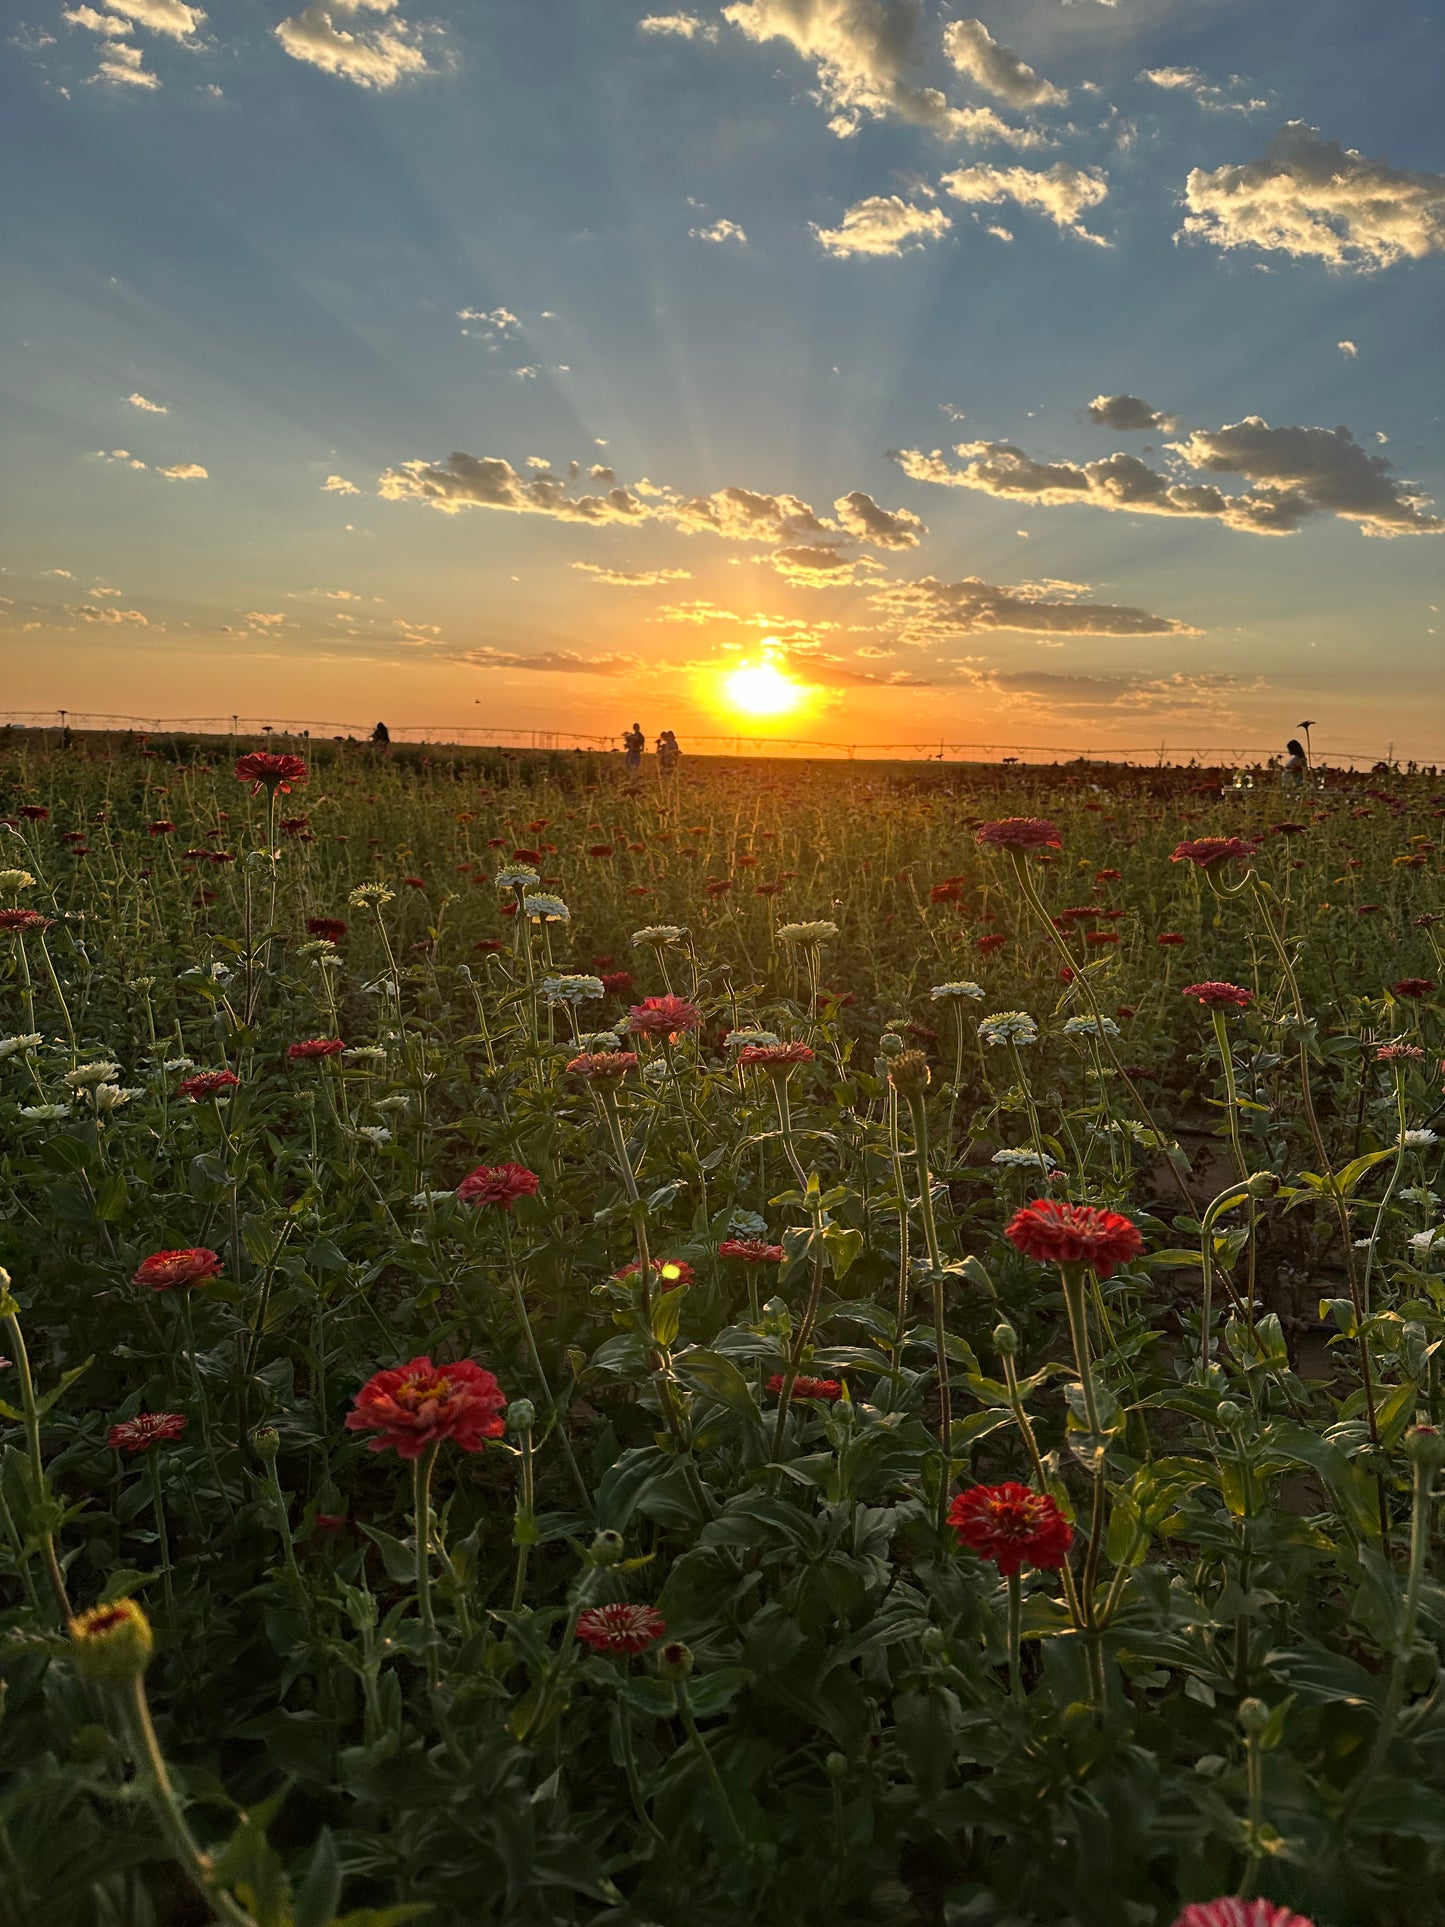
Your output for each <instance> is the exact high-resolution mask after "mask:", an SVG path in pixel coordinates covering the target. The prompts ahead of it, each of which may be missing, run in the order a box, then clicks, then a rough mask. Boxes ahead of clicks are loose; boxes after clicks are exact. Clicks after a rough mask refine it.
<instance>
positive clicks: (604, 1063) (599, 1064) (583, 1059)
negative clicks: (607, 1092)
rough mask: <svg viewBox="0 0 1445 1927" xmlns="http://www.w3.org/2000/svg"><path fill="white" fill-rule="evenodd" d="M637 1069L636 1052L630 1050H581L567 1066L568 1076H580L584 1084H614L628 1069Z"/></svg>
mask: <svg viewBox="0 0 1445 1927" xmlns="http://www.w3.org/2000/svg"><path fill="white" fill-rule="evenodd" d="M636 1069H637V1053H636V1052H635V1051H630V1050H591V1051H583V1053H582V1055H581V1056H580V1057H574V1058H573V1059H572V1060H571V1062H570V1063H569V1064H568V1066H567V1075H568V1076H569V1077H580V1078H581V1079H582V1081H583V1082H584V1083H586V1084H602V1085H604V1086H605V1085H609V1084H616V1083H619V1082H620V1081H621V1079H622V1078H624V1077H626V1075H627V1073H628V1072H629V1071H635V1070H636Z"/></svg>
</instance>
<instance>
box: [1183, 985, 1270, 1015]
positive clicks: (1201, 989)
mask: <svg viewBox="0 0 1445 1927" xmlns="http://www.w3.org/2000/svg"><path fill="white" fill-rule="evenodd" d="M1179 995H1180V996H1181V997H1187V998H1189V1000H1190V1001H1191V1003H1196V1004H1202V1005H1203V1006H1204V1008H1205V1009H1206V1010H1226V1009H1230V1008H1232V1009H1234V1010H1244V1009H1247V1007H1248V1006H1249V1005H1250V1004H1252V1003H1253V1002H1254V992H1253V991H1252V990H1242V989H1241V988H1240V986H1239V985H1238V984H1216V983H1205V984H1186V985H1185V986H1184V988H1183V989H1182V990H1181V991H1180V993H1179Z"/></svg>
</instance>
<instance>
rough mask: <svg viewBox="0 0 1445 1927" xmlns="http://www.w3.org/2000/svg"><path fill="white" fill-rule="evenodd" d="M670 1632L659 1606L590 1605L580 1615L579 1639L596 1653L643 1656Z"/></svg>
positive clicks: (623, 1603)
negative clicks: (642, 1654) (640, 1654)
mask: <svg viewBox="0 0 1445 1927" xmlns="http://www.w3.org/2000/svg"><path fill="white" fill-rule="evenodd" d="M666 1631H667V1621H666V1620H665V1619H664V1618H663V1616H662V1614H661V1613H660V1612H659V1611H658V1610H657V1608H656V1606H629V1605H627V1604H626V1603H625V1602H624V1601H621V1600H619V1601H618V1602H617V1603H616V1604H614V1605H611V1606H589V1607H588V1609H587V1611H586V1612H583V1613H578V1615H577V1637H578V1638H579V1639H580V1640H581V1641H582V1644H583V1645H584V1646H590V1647H591V1648H592V1650H593V1652H594V1653H641V1652H645V1651H646V1650H647V1648H648V1647H649V1646H651V1645H652V1644H653V1643H654V1641H656V1640H659V1639H661V1638H662V1635H663V1634H664V1633H665V1632H666Z"/></svg>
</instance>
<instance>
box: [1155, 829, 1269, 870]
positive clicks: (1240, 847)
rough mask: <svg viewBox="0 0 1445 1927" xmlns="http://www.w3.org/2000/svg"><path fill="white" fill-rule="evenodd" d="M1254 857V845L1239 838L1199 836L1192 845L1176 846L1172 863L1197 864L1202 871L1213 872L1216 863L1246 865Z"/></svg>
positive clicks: (1182, 844) (1181, 844)
mask: <svg viewBox="0 0 1445 1927" xmlns="http://www.w3.org/2000/svg"><path fill="white" fill-rule="evenodd" d="M1253 855H1254V845H1253V844H1252V843H1246V842H1245V841H1244V839H1243V838H1242V837H1238V836H1198V837H1195V839H1194V841H1193V842H1192V843H1180V844H1177V845H1176V846H1175V849H1174V854H1173V855H1172V856H1171V857H1170V859H1169V861H1170V862H1171V863H1197V864H1198V865H1199V867H1200V869H1201V870H1212V869H1213V868H1214V866H1215V864H1216V863H1235V862H1238V863H1244V862H1247V861H1248V859H1249V858H1250V857H1252V856H1253Z"/></svg>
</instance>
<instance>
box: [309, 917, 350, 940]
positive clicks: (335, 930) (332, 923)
mask: <svg viewBox="0 0 1445 1927" xmlns="http://www.w3.org/2000/svg"><path fill="white" fill-rule="evenodd" d="M306 934H307V936H308V937H324V938H325V940H326V942H327V943H340V942H341V939H342V938H343V937H344V936H345V935H346V925H345V924H344V923H343V922H342V921H341V919H340V917H308V918H307V919H306Z"/></svg>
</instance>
